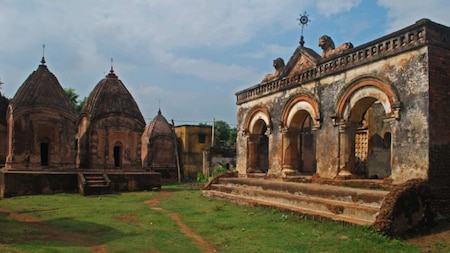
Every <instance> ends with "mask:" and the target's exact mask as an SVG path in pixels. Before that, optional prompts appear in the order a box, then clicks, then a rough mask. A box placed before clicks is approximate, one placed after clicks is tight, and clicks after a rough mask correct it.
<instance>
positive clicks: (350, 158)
mask: <svg viewBox="0 0 450 253" xmlns="http://www.w3.org/2000/svg"><path fill="white" fill-rule="evenodd" d="M355 135H356V126H355V125H354V124H352V123H349V122H345V121H342V122H340V123H339V173H338V176H339V177H341V178H345V179H348V178H350V177H351V176H352V170H353V168H354V166H355Z"/></svg>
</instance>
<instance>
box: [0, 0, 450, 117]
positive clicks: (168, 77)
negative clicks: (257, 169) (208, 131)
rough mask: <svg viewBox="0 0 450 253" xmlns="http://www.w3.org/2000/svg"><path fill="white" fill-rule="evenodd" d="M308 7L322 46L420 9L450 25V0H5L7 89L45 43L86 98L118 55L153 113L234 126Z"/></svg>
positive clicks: (313, 37)
mask: <svg viewBox="0 0 450 253" xmlns="http://www.w3.org/2000/svg"><path fill="white" fill-rule="evenodd" d="M305 11H306V12H307V14H308V17H309V19H310V20H311V22H310V23H309V24H308V25H307V26H306V27H305V28H304V31H303V35H304V37H305V41H306V43H305V47H309V48H311V49H313V50H315V51H316V52H317V53H319V54H320V53H321V49H320V48H319V47H318V46H317V41H318V38H319V37H320V36H322V35H324V34H326V35H329V36H331V38H332V39H333V40H334V42H335V43H336V44H341V43H343V42H348V41H349V42H352V43H353V45H355V46H358V45H361V44H363V43H366V42H369V41H371V40H374V39H376V38H379V37H381V36H384V35H386V34H388V33H390V32H393V31H396V30H398V29H401V28H404V27H406V26H409V25H411V24H414V23H415V22H416V21H417V20H419V19H421V18H429V19H431V20H432V21H434V22H437V23H441V24H444V25H447V26H450V4H449V2H448V0H428V1H423V0H408V1H401V0H377V1H375V0H373V1H370V0H367V1H364V0H340V1H335V0H325V1H324V0H303V1H302V0H296V1H290V0H282V1H280V0H264V1H262V0H222V1H211V0H148V1H143V0H141V1H133V0H128V1H122V0H96V1H91V0H64V1H57V0H46V1H44V0H42V1H39V0H35V1H34V0H22V1H15V0H0V27H1V36H0V45H1V47H0V80H1V81H2V82H3V83H4V84H3V85H2V90H1V92H2V93H3V94H4V95H5V96H6V97H8V98H12V97H13V96H14V94H15V93H16V91H17V89H18V88H19V86H20V85H22V83H23V82H24V81H25V80H26V78H27V77H28V75H29V74H30V73H32V72H33V71H34V70H36V69H37V67H38V65H39V64H40V63H39V61H40V60H41V57H42V53H43V52H42V45H43V44H45V45H46V47H45V59H46V61H47V66H48V67H49V69H50V71H52V72H53V74H55V75H56V77H57V78H58V80H59V82H60V83H61V85H62V86H63V87H64V88H69V87H70V88H74V89H75V91H76V92H77V93H78V94H80V97H81V98H82V97H85V96H88V95H89V93H90V92H91V91H92V89H93V88H94V87H95V85H96V84H97V83H98V82H99V81H100V80H101V79H102V78H104V77H105V75H106V74H107V73H108V72H109V70H110V66H111V58H113V59H114V61H113V66H114V70H115V73H116V74H117V75H118V76H119V78H120V79H121V80H122V82H123V83H124V84H125V85H126V87H127V88H128V90H129V91H130V92H131V94H132V95H133V97H134V98H135V100H136V102H137V103H138V105H139V108H140V109H141V112H142V114H143V115H144V118H145V119H146V121H147V123H148V122H149V121H150V120H151V119H152V118H153V117H154V116H155V115H156V114H157V111H158V108H161V110H162V113H163V115H164V116H165V117H166V118H167V120H169V121H170V120H172V119H173V120H174V122H175V124H176V125H181V124H198V123H199V122H212V120H213V119H214V118H215V119H216V120H224V121H226V122H228V123H229V124H230V125H231V126H235V124H236V108H237V107H236V97H235V93H236V92H237V91H239V90H242V89H245V88H248V87H250V86H253V85H255V84H257V83H259V82H260V81H261V80H262V78H263V77H264V75H265V74H267V73H273V67H272V60H273V59H275V58H277V57H282V58H283V59H284V60H285V61H287V60H288V59H289V58H290V56H291V55H292V53H293V52H294V50H295V49H296V47H297V46H298V41H299V37H300V32H301V27H300V26H299V24H298V20H297V18H298V17H299V15H300V14H303V13H304V12H305Z"/></svg>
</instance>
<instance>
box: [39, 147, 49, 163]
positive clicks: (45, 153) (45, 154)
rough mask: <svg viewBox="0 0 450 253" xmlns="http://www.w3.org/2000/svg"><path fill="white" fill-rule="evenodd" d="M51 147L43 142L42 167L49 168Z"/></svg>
mask: <svg viewBox="0 0 450 253" xmlns="http://www.w3.org/2000/svg"><path fill="white" fill-rule="evenodd" d="M48 149H49V145H48V143H47V142H41V166H48V164H49V157H48V155H49V152H48Z"/></svg>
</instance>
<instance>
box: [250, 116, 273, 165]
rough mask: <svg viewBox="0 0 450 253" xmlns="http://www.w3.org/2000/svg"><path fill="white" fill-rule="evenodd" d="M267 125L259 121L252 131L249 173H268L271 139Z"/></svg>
mask: <svg viewBox="0 0 450 253" xmlns="http://www.w3.org/2000/svg"><path fill="white" fill-rule="evenodd" d="M267 129H268V127H267V125H266V122H265V121H264V120H262V119H258V120H257V121H256V122H255V124H254V125H253V128H252V129H251V130H250V136H249V139H248V166H247V171H248V172H249V173H255V172H256V173H258V172H259V173H267V171H268V170H269V138H268V136H267Z"/></svg>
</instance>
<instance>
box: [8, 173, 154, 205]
mask: <svg viewBox="0 0 450 253" xmlns="http://www.w3.org/2000/svg"><path fill="white" fill-rule="evenodd" d="M80 173H81V174H106V175H107V177H108V178H109V180H110V181H111V182H110V190H111V192H124V191H143V190H153V189H161V174H160V173H157V172H146V171H122V170H108V171H107V170H76V169H74V170H64V171H63V170H5V169H0V198H5V197H13V196H21V195H31V194H51V193H61V192H67V193H74V192H80V190H79V189H80V188H79V176H78V175H79V174H80Z"/></svg>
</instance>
